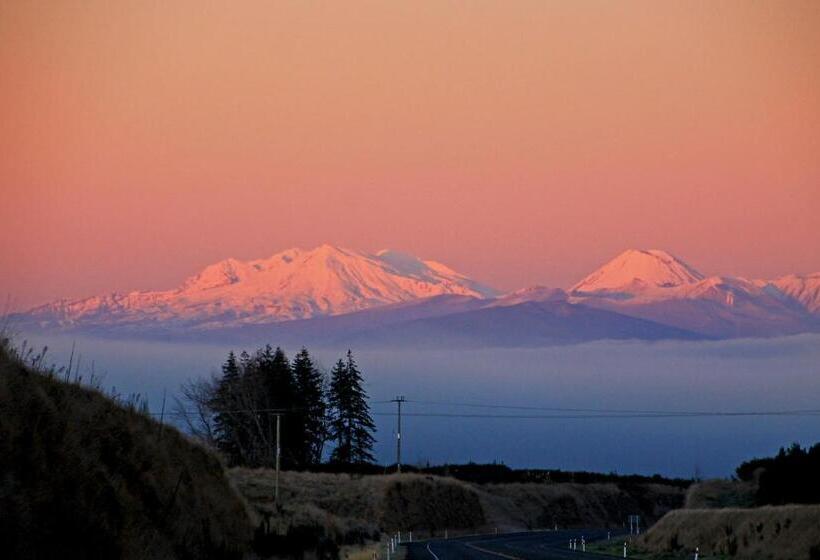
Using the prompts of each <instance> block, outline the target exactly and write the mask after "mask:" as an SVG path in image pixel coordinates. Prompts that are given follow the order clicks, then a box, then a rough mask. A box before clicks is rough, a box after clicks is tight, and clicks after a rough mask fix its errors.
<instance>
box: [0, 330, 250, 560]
mask: <svg viewBox="0 0 820 560" xmlns="http://www.w3.org/2000/svg"><path fill="white" fill-rule="evenodd" d="M160 432H161V435H160ZM251 537H252V529H251V526H250V523H249V516H248V512H247V506H246V505H245V503H244V501H243V500H242V499H241V497H239V495H238V494H237V493H236V492H235V490H234V489H233V487H232V486H231V484H230V483H229V481H228V480H227V478H226V477H225V473H224V470H223V466H222V464H221V463H220V461H219V460H218V459H217V457H215V456H214V455H213V454H211V453H210V452H208V451H206V450H205V449H203V448H202V447H200V446H198V445H196V444H194V443H192V442H191V441H189V440H188V439H187V438H185V437H184V436H183V435H181V434H180V433H179V432H177V431H176V430H174V429H171V428H169V427H167V426H166V427H164V428H161V427H160V424H159V423H157V422H155V421H154V420H152V419H150V418H148V417H147V416H145V415H143V414H140V413H138V412H136V411H134V410H130V409H128V408H126V407H123V406H120V405H119V404H118V403H116V402H114V401H112V400H111V399H109V398H108V397H106V396H104V395H102V394H101V393H99V392H97V391H94V390H90V389H88V388H84V387H80V386H78V385H77V384H71V383H64V382H62V381H58V380H56V379H54V378H52V377H49V376H47V375H44V374H42V373H38V372H35V371H32V370H31V369H30V368H27V367H24V366H23V365H22V364H21V363H20V362H19V360H18V359H17V358H16V357H15V356H13V355H12V353H11V352H10V351H9V349H8V347H7V346H6V345H5V344H4V345H3V346H2V347H0V542H2V553H3V556H4V557H7V558H18V559H26V558H124V559H143V558H145V559H147V558H151V559H166V558H168V559H171V558H173V559H185V558H191V559H193V558H239V557H241V556H242V555H243V554H244V552H245V551H246V549H247V547H248V545H249V544H250V541H251Z"/></svg>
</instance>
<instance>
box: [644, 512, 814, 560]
mask: <svg viewBox="0 0 820 560" xmlns="http://www.w3.org/2000/svg"><path fill="white" fill-rule="evenodd" d="M637 544H638V546H639V547H640V548H641V549H643V550H645V551H648V552H654V553H676V552H680V553H683V552H691V551H693V550H694V549H695V547H699V548H700V551H701V553H702V554H703V555H725V556H729V557H733V558H739V559H744V558H749V559H752V558H754V559H772V560H781V559H782V560H801V559H805V560H816V559H820V506H802V505H801V506H771V507H761V508H752V509H740V508H725V509H687V510H679V511H673V512H670V513H669V514H667V515H666V516H664V517H663V519H661V520H660V521H659V522H658V523H657V524H656V525H655V526H654V527H652V528H651V529H649V531H647V532H646V533H645V534H644V535H643V536H642V537H641V538H640V539H639V540H638V543H637Z"/></svg>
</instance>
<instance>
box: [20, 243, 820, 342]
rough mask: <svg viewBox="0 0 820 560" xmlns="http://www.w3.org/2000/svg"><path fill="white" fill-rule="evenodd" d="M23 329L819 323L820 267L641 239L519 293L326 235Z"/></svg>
mask: <svg viewBox="0 0 820 560" xmlns="http://www.w3.org/2000/svg"><path fill="white" fill-rule="evenodd" d="M14 319H15V321H16V322H17V323H18V324H20V325H21V326H22V327H23V328H36V329H40V330H60V331H71V332H79V333H91V334H98V335H106V336H140V337H151V338H153V337H163V338H164V337H179V338H189V339H217V340H227V339H249V340H250V339H254V340H273V341H275V342H281V343H283V344H284V343H295V344H333V345H337V344H338V345H343V344H351V345H356V346H357V347H360V346H363V345H386V346H444V347H447V346H452V345H457V346H540V345H549V344H565V343H574V342H583V341H589V340H598V339H641V340H660V339H699V338H710V339H711V338H731V337H755V336H777V335H784V334H796V333H802V332H820V273H818V274H812V275H808V276H794V275H791V276H784V277H782V278H778V279H776V280H771V281H765V280H747V279H743V278H736V277H725V276H713V277H708V278H707V277H705V276H704V275H703V274H701V273H700V272H698V271H697V270H696V269H695V268H693V267H692V266H690V265H688V264H686V263H685V262H683V261H682V260H680V259H678V258H676V257H674V256H672V255H670V254H669V253H667V252H664V251H659V250H648V251H641V250H629V251H625V252H624V253H622V254H620V255H618V256H617V257H616V258H614V259H613V260H612V261H610V262H608V263H606V264H605V265H604V266H602V267H601V268H599V269H598V270H596V271H595V272H593V273H592V274H590V275H589V276H587V277H586V278H584V279H583V280H581V281H580V282H578V283H577V284H576V285H575V286H573V287H572V288H570V289H569V290H566V291H565V290H561V289H554V288H544V287H534V288H528V289H524V290H519V291H516V292H512V293H509V294H500V293H499V292H498V291H497V290H494V289H493V288H491V287H489V286H486V285H484V284H481V283H479V282H477V281H475V280H472V279H470V278H468V277H467V276H465V275H463V274H460V273H458V272H455V271H454V270H452V269H450V268H448V267H447V266H445V265H443V264H440V263H437V262H435V261H425V260H421V259H419V258H416V257H414V256H411V255H406V254H403V253H398V252H394V251H382V252H379V253H377V254H368V253H364V252H360V251H353V250H349V249H340V248H337V247H332V246H329V245H323V246H321V247H318V248H316V249H313V250H310V251H303V250H300V249H291V250H288V251H284V252H282V253H278V254H276V255H274V256H272V257H270V258H268V259H261V260H254V261H247V262H244V261H238V260H234V259H228V260H225V261H221V262H219V263H216V264H213V265H210V266H208V267H206V268H205V269H204V270H202V271H201V272H200V273H199V274H196V275H195V276H192V277H191V278H189V279H188V280H186V281H185V282H184V283H183V284H182V285H181V286H180V287H179V288H177V289H174V290H168V291H158V292H131V293H128V294H116V293H115V294H109V295H104V296H95V297H91V298H86V299H81V300H60V301H56V302H53V303H50V304H47V305H43V306H40V307H36V308H34V309H31V310H29V311H28V312H26V313H22V314H19V315H17V316H16V317H15V318H14Z"/></svg>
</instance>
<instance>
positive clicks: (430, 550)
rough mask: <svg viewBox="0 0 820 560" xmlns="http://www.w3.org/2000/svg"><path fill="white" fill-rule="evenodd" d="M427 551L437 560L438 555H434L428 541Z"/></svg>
mask: <svg viewBox="0 0 820 560" xmlns="http://www.w3.org/2000/svg"><path fill="white" fill-rule="evenodd" d="M427 552H429V553H430V554H432V555H433V558H435V559H436V560H439V557H438V556H436V553H435V552H433V549H432V548H430V543H427Z"/></svg>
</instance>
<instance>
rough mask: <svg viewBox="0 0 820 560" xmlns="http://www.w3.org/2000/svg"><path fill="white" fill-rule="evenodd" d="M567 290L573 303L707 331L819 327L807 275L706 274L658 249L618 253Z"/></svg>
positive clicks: (728, 333)
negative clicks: (758, 278)
mask: <svg viewBox="0 0 820 560" xmlns="http://www.w3.org/2000/svg"><path fill="white" fill-rule="evenodd" d="M777 282H780V286H778V285H777ZM815 288H816V284H815ZM788 290H791V293H789V292H788ZM571 294H572V297H571V298H570V300H571V301H573V302H575V303H584V304H587V305H591V306H594V307H599V308H604V309H609V310H612V311H617V312H619V313H623V314H626V315H630V316H633V317H641V318H644V319H649V320H652V321H657V322H660V323H663V324H667V325H672V326H675V327H679V328H682V329H687V330H692V331H695V332H699V333H703V334H706V335H709V336H719V337H734V336H769V335H777V334H792V333H799V332H806V331H815V330H817V329H818V324H817V321H816V320H815V319H814V318H812V317H811V316H809V314H808V309H810V308H809V304H810V303H811V302H812V301H814V300H813V296H814V295H816V292H813V291H812V284H811V279H810V278H809V279H799V278H796V277H786V278H785V279H781V280H780V281H775V283H769V282H765V281H750V280H746V279H744V278H735V277H728V276H711V277H708V278H705V277H704V276H703V275H702V274H700V273H699V272H697V271H696V270H695V269H693V268H692V267H691V266H689V265H687V264H686V263H684V262H683V261H681V260H680V259H677V258H676V257H673V256H671V255H670V254H669V253H666V252H664V251H657V250H653V251H636V250H630V251H626V252H624V253H622V254H621V255H619V256H618V257H616V258H615V259H614V260H612V261H610V262H609V263H607V264H605V265H604V266H603V267H601V268H599V269H598V270H597V271H595V272H593V273H592V274H591V275H589V276H588V277H587V278H585V279H584V280H582V281H581V282H580V283H578V284H576V285H575V286H574V287H573V288H572V292H571Z"/></svg>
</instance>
